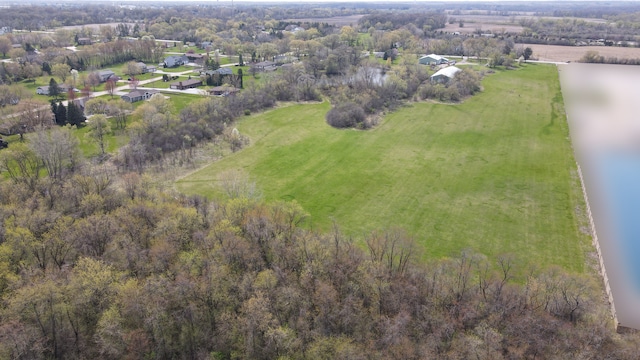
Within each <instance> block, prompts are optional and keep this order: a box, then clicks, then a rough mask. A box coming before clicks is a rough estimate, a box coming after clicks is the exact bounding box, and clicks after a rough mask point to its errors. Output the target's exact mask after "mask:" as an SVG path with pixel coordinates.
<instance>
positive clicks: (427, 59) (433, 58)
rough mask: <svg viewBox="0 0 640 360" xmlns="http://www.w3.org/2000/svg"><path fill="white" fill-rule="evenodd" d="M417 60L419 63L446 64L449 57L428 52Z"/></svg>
mask: <svg viewBox="0 0 640 360" xmlns="http://www.w3.org/2000/svg"><path fill="white" fill-rule="evenodd" d="M418 62H419V63H420V64H421V65H441V64H446V63H448V62H449V59H447V58H445V57H444V56H440V55H436V54H429V55H425V56H423V57H421V58H420V59H419V60H418Z"/></svg>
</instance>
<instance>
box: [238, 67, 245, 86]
mask: <svg viewBox="0 0 640 360" xmlns="http://www.w3.org/2000/svg"><path fill="white" fill-rule="evenodd" d="M238 78H239V79H240V89H244V87H243V86H242V69H238Z"/></svg>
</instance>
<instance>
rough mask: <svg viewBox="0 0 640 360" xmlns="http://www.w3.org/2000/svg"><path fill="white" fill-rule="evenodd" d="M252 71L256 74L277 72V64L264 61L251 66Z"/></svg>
mask: <svg viewBox="0 0 640 360" xmlns="http://www.w3.org/2000/svg"><path fill="white" fill-rule="evenodd" d="M251 69H253V71H255V72H266V71H274V70H276V63H274V62H272V61H262V62H259V63H255V64H251Z"/></svg>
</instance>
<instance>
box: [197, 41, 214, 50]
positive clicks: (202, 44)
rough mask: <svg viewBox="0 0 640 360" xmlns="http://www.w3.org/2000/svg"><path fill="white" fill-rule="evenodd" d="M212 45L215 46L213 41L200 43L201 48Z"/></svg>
mask: <svg viewBox="0 0 640 360" xmlns="http://www.w3.org/2000/svg"><path fill="white" fill-rule="evenodd" d="M211 46H213V44H212V43H211V41H203V42H201V43H200V48H201V49H206V48H208V47H209V48H210V47H211Z"/></svg>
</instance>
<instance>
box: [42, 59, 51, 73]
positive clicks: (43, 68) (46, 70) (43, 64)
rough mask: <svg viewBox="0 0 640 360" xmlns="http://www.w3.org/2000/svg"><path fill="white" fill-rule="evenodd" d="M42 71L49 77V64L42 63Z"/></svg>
mask: <svg viewBox="0 0 640 360" xmlns="http://www.w3.org/2000/svg"><path fill="white" fill-rule="evenodd" d="M42 71H43V72H46V73H47V74H48V75H51V65H49V63H48V62H46V61H45V62H43V63H42Z"/></svg>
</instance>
